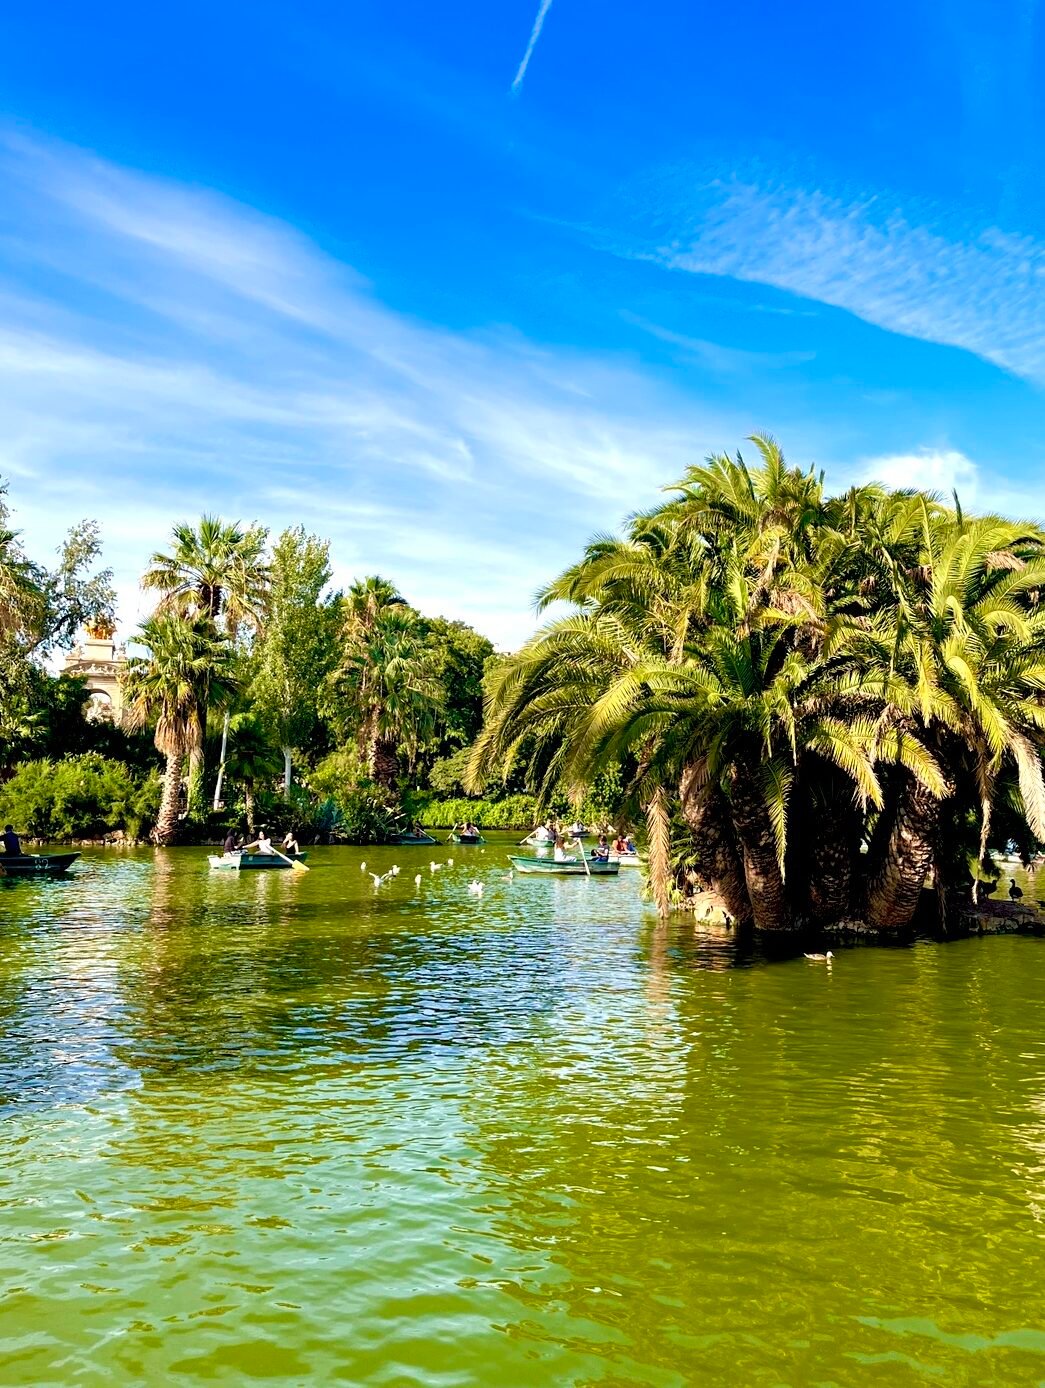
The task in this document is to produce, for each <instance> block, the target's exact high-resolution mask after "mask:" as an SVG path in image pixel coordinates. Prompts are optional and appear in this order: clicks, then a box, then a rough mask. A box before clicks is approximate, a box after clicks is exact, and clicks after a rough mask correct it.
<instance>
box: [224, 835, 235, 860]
mask: <svg viewBox="0 0 1045 1388" xmlns="http://www.w3.org/2000/svg"><path fill="white" fill-rule="evenodd" d="M221 849H222V852H223V853H224V854H225V857H226V858H231V857H232V855H233V854H234V853H235V852H236V831H235V829H230V830H229V832H228V833H227V834H226V835H225V842H224V843H223V844H222V845H221Z"/></svg>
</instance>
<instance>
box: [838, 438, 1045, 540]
mask: <svg viewBox="0 0 1045 1388" xmlns="http://www.w3.org/2000/svg"><path fill="white" fill-rule="evenodd" d="M828 480H829V482H830V483H832V484H835V485H838V486H848V485H849V484H850V483H852V482H883V483H884V484H885V485H886V486H888V487H921V488H924V489H925V490H926V491H930V492H936V493H937V494H938V495H939V496H941V497H943V498H944V499H945V500H946V499H949V498H950V497H951V495H952V494H953V493H957V495H958V500H959V501H960V502H961V504H962V505H963V506H964V507H965V508H966V509H970V508H975V509H976V510H977V511H980V512H984V511H991V512H996V513H998V514H999V515H1007V516H1022V517H1025V518H1028V519H1032V520H1035V521H1036V522H1037V523H1038V524H1040V523H1041V522H1042V520H1043V519H1045V505H1043V502H1042V496H1041V489H1040V488H1039V487H1038V486H1037V485H1035V484H1034V483H1033V482H1031V483H1021V482H1020V481H1018V480H1015V479H1013V478H1011V477H1008V476H1006V475H1005V474H1003V473H1001V472H1000V471H999V470H998V469H996V468H990V467H984V466H983V465H982V464H981V463H978V462H977V461H976V460H975V459H974V458H970V457H969V456H968V455H967V454H965V453H963V452H961V451H960V450H959V449H956V448H917V449H912V450H910V451H909V452H903V453H888V454H883V455H882V456H880V457H874V458H866V459H863V460H862V461H860V462H858V463H856V464H854V465H853V466H851V467H848V468H841V469H840V468H834V469H829V473H828Z"/></svg>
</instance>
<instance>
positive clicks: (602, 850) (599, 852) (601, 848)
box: [591, 834, 610, 863]
mask: <svg viewBox="0 0 1045 1388" xmlns="http://www.w3.org/2000/svg"><path fill="white" fill-rule="evenodd" d="M591 859H592V862H593V863H608V862H609V860H610V846H609V844H608V843H607V842H606V835H605V834H600V835H599V841H598V843H597V844H596V845H595V847H594V848H593V849H592V850H591Z"/></svg>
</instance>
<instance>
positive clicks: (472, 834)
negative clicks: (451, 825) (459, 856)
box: [461, 820, 479, 839]
mask: <svg viewBox="0 0 1045 1388" xmlns="http://www.w3.org/2000/svg"><path fill="white" fill-rule="evenodd" d="M461 832H462V834H466V835H467V836H468V837H469V838H470V839H477V838H478V837H479V830H478V828H477V827H476V826H475V825H474V824H473V823H472V821H471V820H469V821H468V823H467V824H466V825H465V826H464V828H463V829H462V830H461Z"/></svg>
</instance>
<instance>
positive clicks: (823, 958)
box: [803, 950, 834, 964]
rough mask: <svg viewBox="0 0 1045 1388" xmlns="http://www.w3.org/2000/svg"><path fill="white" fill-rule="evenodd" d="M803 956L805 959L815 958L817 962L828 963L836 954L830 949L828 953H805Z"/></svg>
mask: <svg viewBox="0 0 1045 1388" xmlns="http://www.w3.org/2000/svg"><path fill="white" fill-rule="evenodd" d="M803 958H804V959H813V960H815V961H816V962H817V963H823V964H826V963H827V962H828V961H829V960H831V959H833V958H834V955H833V954H832V952H831V951H830V950H828V951H827V953H826V954H806V955H803Z"/></svg>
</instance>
